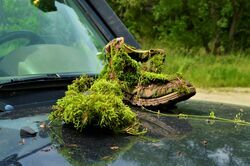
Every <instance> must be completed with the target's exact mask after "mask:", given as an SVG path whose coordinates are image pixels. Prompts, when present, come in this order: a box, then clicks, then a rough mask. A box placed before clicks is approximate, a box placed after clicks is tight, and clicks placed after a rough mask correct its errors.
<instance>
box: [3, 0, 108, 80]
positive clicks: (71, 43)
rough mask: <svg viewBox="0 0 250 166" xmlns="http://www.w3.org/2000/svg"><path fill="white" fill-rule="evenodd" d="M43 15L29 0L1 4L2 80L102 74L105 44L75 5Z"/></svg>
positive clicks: (64, 4) (6, 0)
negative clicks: (39, 75)
mask: <svg viewBox="0 0 250 166" xmlns="http://www.w3.org/2000/svg"><path fill="white" fill-rule="evenodd" d="M55 7H56V10H55V11H49V12H44V11H42V10H40V9H38V8H37V7H36V6H34V5H33V4H32V3H31V1H30V0H0V20H1V22H0V79H4V78H10V77H16V76H27V75H37V74H51V73H73V72H78V73H87V74H88V73H91V74H93V73H94V74H96V73H99V72H100V70H101V69H102V64H101V62H100V60H99V59H98V57H97V54H98V53H99V52H101V51H102V48H103V46H104V45H105V43H106V41H105V39H104V37H103V36H102V35H101V34H100V33H99V31H98V30H97V28H96V27H95V26H93V24H91V22H90V21H89V19H88V18H87V16H86V14H85V13H84V12H81V9H80V8H79V6H78V4H77V3H76V1H72V0H64V1H60V2H59V1H55Z"/></svg>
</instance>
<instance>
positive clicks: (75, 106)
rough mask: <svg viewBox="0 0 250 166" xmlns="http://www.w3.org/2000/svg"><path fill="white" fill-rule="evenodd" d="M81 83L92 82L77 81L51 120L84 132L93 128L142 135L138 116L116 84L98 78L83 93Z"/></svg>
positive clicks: (87, 79)
mask: <svg viewBox="0 0 250 166" xmlns="http://www.w3.org/2000/svg"><path fill="white" fill-rule="evenodd" d="M80 80H81V81H82V82H87V83H89V81H90V80H92V79H91V78H88V77H86V76H83V77H80V78H79V79H77V80H76V81H74V83H73V84H72V85H70V86H69V90H68V92H67V93H66V96H65V97H63V98H62V99H59V100H58V101H57V103H56V105H55V106H54V107H53V109H54V111H53V112H52V113H51V114H50V116H49V119H50V120H52V121H53V120H60V121H64V122H65V123H67V124H73V125H74V127H75V128H76V129H77V130H80V131H82V129H84V128H85V127H87V126H89V125H90V126H99V127H100V128H106V129H110V130H112V131H114V132H122V133H129V134H138V133H140V132H139V127H140V123H139V122H138V120H137V118H136V114H135V113H134V112H132V111H131V110H130V108H129V107H128V106H126V105H125V104H124V103H123V93H122V91H121V88H120V86H119V84H118V83H117V82H116V81H112V80H109V81H108V80H106V79H98V80H97V81H95V82H94V83H93V84H92V86H91V87H89V88H87V86H86V87H84V88H83V89H84V91H79V87H78V86H79V85H82V84H79V81H80Z"/></svg>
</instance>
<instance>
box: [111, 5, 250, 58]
mask: <svg viewBox="0 0 250 166" xmlns="http://www.w3.org/2000/svg"><path fill="white" fill-rule="evenodd" d="M108 2H109V3H110V4H111V6H112V8H113V9H114V10H115V11H116V13H117V14H118V15H119V17H120V18H121V19H122V20H123V21H124V22H125V24H126V25H127V26H128V27H129V29H130V31H131V32H132V33H134V34H135V35H136V37H137V38H138V39H141V41H143V40H144V39H145V38H148V39H150V38H153V39H154V40H160V41H161V42H165V43H168V44H170V45H173V46H175V47H176V46H177V47H182V48H185V49H186V50H190V49H193V48H201V47H203V48H204V49H205V50H206V52H207V53H215V54H216V53H217V54H218V53H227V52H230V51H246V50H249V46H250V40H249V37H250V14H249V12H248V11H250V1H248V0H175V1H172V0H141V1H136V0H120V1H115V0H108Z"/></svg>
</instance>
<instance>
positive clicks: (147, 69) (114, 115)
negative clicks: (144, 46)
mask: <svg viewBox="0 0 250 166" xmlns="http://www.w3.org/2000/svg"><path fill="white" fill-rule="evenodd" d="M118 39H121V38H118ZM118 39H117V40H116V39H115V40H113V41H112V42H111V43H109V44H108V45H107V46H106V47H105V51H106V53H105V54H103V55H102V56H101V59H102V60H103V62H104V63H105V67H104V69H103V70H102V72H101V74H100V76H99V78H98V79H97V80H94V79H93V78H90V77H87V76H82V77H80V78H78V79H76V80H75V81H74V82H73V84H72V85H69V86H68V91H67V92H66V96H65V97H63V98H62V99H60V100H58V101H57V103H56V105H55V106H54V107H53V109H54V112H52V113H51V115H50V117H49V118H50V120H56V119H57V120H61V121H64V122H65V123H69V124H73V125H74V127H75V128H76V129H78V130H82V129H84V128H85V127H87V126H98V127H100V128H106V129H110V130H112V131H114V132H123V133H129V134H141V133H144V132H145V130H142V131H141V132H140V131H139V128H140V123H139V122H138V119H137V117H136V114H135V113H134V112H132V111H131V109H130V108H129V107H128V106H127V105H125V104H124V103H123V99H124V95H123V93H124V92H132V91H133V90H134V89H135V88H136V87H138V86H147V85H150V84H166V83H168V82H170V81H171V80H174V79H176V78H177V77H176V76H169V75H166V74H160V73H159V72H161V70H162V65H163V62H164V59H165V55H164V54H163V52H162V50H149V51H142V50H138V51H136V50H134V48H132V47H129V46H127V45H126V44H124V43H123V40H118ZM137 60H138V61H137ZM176 86H177V85H176ZM183 87H184V86H183ZM158 89H159V88H158ZM167 90H168V89H167ZM167 90H166V91H167ZM170 90H171V92H172V90H178V88H176V89H175V88H170ZM181 91H182V90H181ZM169 93H170V92H169Z"/></svg>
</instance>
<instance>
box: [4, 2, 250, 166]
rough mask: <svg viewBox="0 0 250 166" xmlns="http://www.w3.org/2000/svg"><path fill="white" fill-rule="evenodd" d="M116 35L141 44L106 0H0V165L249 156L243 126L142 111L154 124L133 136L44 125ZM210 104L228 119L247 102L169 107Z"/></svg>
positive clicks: (182, 109) (182, 107) (249, 131)
mask: <svg viewBox="0 0 250 166" xmlns="http://www.w3.org/2000/svg"><path fill="white" fill-rule="evenodd" d="M41 2H46V3H48V4H49V6H47V5H45V6H43V5H39V3H41ZM120 36H123V37H124V38H125V41H126V43H128V44H130V45H133V46H134V47H136V48H140V45H139V44H138V43H137V42H136V40H135V39H134V37H133V36H132V35H131V34H130V33H129V32H128V30H127V29H126V27H125V26H124V25H123V23H122V22H121V21H120V20H119V18H118V17H117V16H116V15H115V13H114V12H113V10H112V9H111V8H110V7H109V5H108V4H107V2H106V1H105V0H56V1H54V0H47V1H46V0H0V166H21V165H23V166H34V165H37V166H43V165H45V166H50V165H51V166H57V165H58V166H64V165H119V166H120V165H121V166H127V165H133V166H137V165H157V166H158V165H164V166H165V165H249V164H250V158H249V154H250V139H249V138H250V128H249V126H243V127H242V126H236V127H235V124H231V123H221V122H215V123H214V122H213V123H212V122H210V121H209V123H208V122H205V121H200V120H192V119H186V118H185V116H184V118H182V119H178V118H177V117H174V116H171V115H170V116H168V117H159V116H157V115H150V114H141V116H142V117H144V122H143V123H144V124H146V125H147V127H148V129H151V131H154V132H148V133H147V134H146V135H145V136H144V137H135V136H124V135H119V136H118V135H116V136H115V135H110V134H105V131H99V130H96V129H95V130H91V129H90V130H88V131H84V133H79V132H77V131H75V130H74V129H72V128H71V127H70V126H65V125H62V124H57V125H53V126H52V125H50V124H49V121H48V114H49V113H50V112H51V110H52V109H51V107H52V105H54V104H55V102H56V100H57V99H59V98H61V97H62V96H64V94H65V90H66V89H67V85H68V84H70V83H71V82H72V80H74V79H75V78H76V77H79V76H80V75H82V74H87V75H93V76H95V75H98V74H99V72H100V71H101V69H102V67H103V66H102V63H101V61H100V60H99V59H98V54H99V53H100V52H102V48H103V47H104V45H106V44H107V43H108V41H110V40H112V39H114V38H116V37H120ZM211 110H212V111H214V112H215V115H218V116H223V117H226V118H229V119H232V118H234V116H235V114H237V113H238V112H239V110H244V111H245V112H244V113H245V114H244V117H245V118H248V119H250V108H248V107H241V106H231V105H222V104H215V103H206V102H195V101H186V102H183V103H180V104H178V105H177V108H175V109H173V110H172V111H173V112H175V113H177V114H178V113H183V114H185V113H188V114H198V115H208V114H209V112H211ZM163 111H164V108H163Z"/></svg>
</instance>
